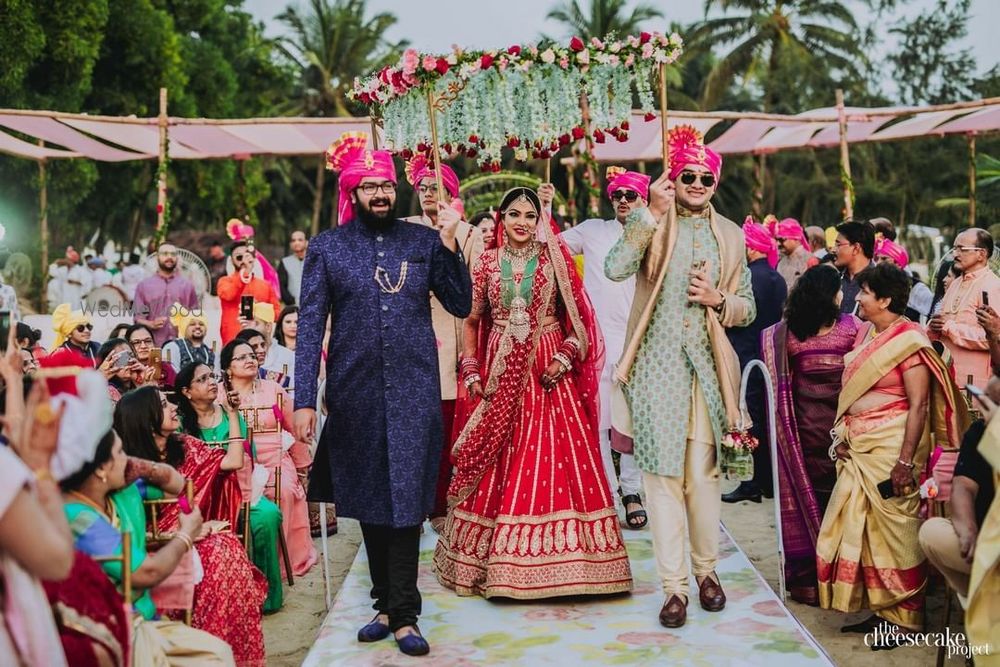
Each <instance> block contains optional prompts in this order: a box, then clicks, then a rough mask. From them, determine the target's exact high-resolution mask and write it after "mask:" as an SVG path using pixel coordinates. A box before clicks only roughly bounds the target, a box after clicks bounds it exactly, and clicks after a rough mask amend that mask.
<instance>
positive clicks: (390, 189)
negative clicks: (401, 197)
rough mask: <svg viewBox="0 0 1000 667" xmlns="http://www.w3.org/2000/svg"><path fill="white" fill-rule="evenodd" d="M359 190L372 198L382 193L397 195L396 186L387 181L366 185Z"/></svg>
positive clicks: (359, 187) (360, 186)
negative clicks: (379, 192) (377, 193)
mask: <svg viewBox="0 0 1000 667" xmlns="http://www.w3.org/2000/svg"><path fill="white" fill-rule="evenodd" d="M358 190H361V191H362V192H363V193H365V194H366V195H368V196H369V197H371V196H372V195H373V194H375V193H376V192H378V191H379V190H381V191H382V194H385V195H393V194H396V184H395V183H393V182H392V181H386V182H385V183H365V184H364V185H359V186H358Z"/></svg>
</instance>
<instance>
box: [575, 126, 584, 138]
mask: <svg viewBox="0 0 1000 667" xmlns="http://www.w3.org/2000/svg"><path fill="white" fill-rule="evenodd" d="M583 136H584V133H583V128H582V127H574V128H573V140H574V141H580V139H583Z"/></svg>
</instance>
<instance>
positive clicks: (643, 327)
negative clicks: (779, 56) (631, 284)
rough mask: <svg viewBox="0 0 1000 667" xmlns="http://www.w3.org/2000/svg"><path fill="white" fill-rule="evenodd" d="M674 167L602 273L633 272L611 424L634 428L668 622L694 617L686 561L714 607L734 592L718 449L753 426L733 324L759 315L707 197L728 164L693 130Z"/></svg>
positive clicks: (676, 141) (737, 251) (675, 139)
mask: <svg viewBox="0 0 1000 667" xmlns="http://www.w3.org/2000/svg"><path fill="white" fill-rule="evenodd" d="M670 145H671V150H670V155H671V160H670V170H669V172H668V173H666V174H664V175H663V176H661V177H660V178H659V179H658V180H657V181H656V182H654V183H653V184H652V185H651V186H650V199H649V207H648V208H645V209H637V210H636V211H634V212H633V213H632V214H631V216H630V219H629V221H628V223H627V225H626V227H625V232H624V234H623V235H622V238H621V240H619V241H618V243H617V244H616V245H615V246H614V247H613V248H612V249H611V252H610V253H609V254H608V256H607V258H606V260H605V264H604V271H605V274H606V275H607V276H608V278H610V279H612V280H626V279H627V278H628V277H630V276H632V275H635V276H636V292H635V300H634V301H633V306H632V312H631V315H630V317H629V326H628V334H627V341H628V342H627V343H626V347H625V351H624V352H623V354H622V357H621V359H620V360H619V362H618V366H617V368H616V371H615V379H616V381H617V382H618V387H619V388H620V389H621V392H620V395H623V400H619V401H616V404H615V407H614V414H613V415H612V423H613V425H614V427H615V429H616V430H617V431H619V432H621V433H624V434H627V435H631V436H632V438H633V442H634V453H635V462H636V465H637V466H638V467H639V469H640V470H641V471H642V478H643V488H644V490H645V492H646V503H647V508H648V510H649V515H650V526H651V528H652V533H653V549H654V552H655V554H656V562H657V572H658V574H659V576H660V578H661V580H662V585H663V591H664V593H665V594H666V602H665V603H664V605H663V608H662V609H661V610H660V615H659V618H660V623H662V624H663V625H665V626H667V627H680V626H682V625H684V623H685V622H686V619H687V599H688V563H687V558H686V554H685V550H684V541H685V534H684V525H685V522H686V523H687V525H688V537H689V540H690V543H691V570H692V571H693V573H694V575H695V578H696V580H697V582H698V588H699V601H700V603H701V606H702V608H703V609H705V610H706V611H721V610H722V609H723V608H724V607H725V604H726V596H725V593H724V592H723V590H722V586H721V584H720V583H719V578H718V575H717V574H716V573H715V565H716V562H717V560H718V551H719V519H720V513H721V500H720V495H721V494H720V489H719V469H718V463H717V461H718V454H717V452H718V447H719V445H720V443H721V440H722V437H723V436H724V435H725V434H726V433H727V432H729V431H732V430H736V429H738V428H746V427H747V426H748V420H745V419H743V418H742V417H741V415H740V410H739V379H740V365H739V360H738V359H737V357H736V353H735V352H734V351H733V348H732V346H731V345H730V343H729V340H728V339H727V338H726V335H725V328H726V327H734V326H746V325H748V324H750V323H751V322H752V321H753V319H754V316H755V314H756V307H755V304H754V298H753V289H752V286H751V283H750V271H749V269H748V268H747V264H746V254H745V252H744V247H745V246H744V239H743V231H742V230H741V229H740V227H739V226H738V225H736V224H735V223H734V222H732V221H730V220H727V219H726V218H723V217H722V216H720V215H718V214H717V213H716V212H715V210H714V209H713V208H712V206H711V205H710V204H709V202H710V200H711V198H712V195H714V194H715V190H716V187H717V184H718V180H719V172H720V169H721V166H722V159H721V158H720V157H719V156H718V155H717V154H716V153H714V152H713V151H712V150H711V149H709V148H707V147H705V146H704V144H703V143H702V139H701V135H700V134H699V133H698V132H697V131H695V130H694V129H693V128H690V127H678V128H675V129H674V130H673V131H671V133H670Z"/></svg>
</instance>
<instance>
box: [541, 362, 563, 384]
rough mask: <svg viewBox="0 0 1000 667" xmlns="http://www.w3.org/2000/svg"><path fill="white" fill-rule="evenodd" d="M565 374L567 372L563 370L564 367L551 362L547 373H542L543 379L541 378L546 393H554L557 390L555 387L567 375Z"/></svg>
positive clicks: (546, 369)
mask: <svg viewBox="0 0 1000 667" xmlns="http://www.w3.org/2000/svg"><path fill="white" fill-rule="evenodd" d="M565 373H566V371H565V369H564V368H563V365H562V364H560V363H559V362H558V361H552V362H550V363H549V365H548V366H547V367H546V368H545V372H544V373H542V377H541V378H539V381H540V382H541V383H542V389H544V390H545V391H552V390H553V389H555V386H556V385H557V384H558V383H559V380H561V379H562V376H563V375H565Z"/></svg>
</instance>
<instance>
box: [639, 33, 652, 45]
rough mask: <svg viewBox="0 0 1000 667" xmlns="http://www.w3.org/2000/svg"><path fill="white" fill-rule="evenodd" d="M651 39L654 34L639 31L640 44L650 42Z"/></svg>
mask: <svg viewBox="0 0 1000 667" xmlns="http://www.w3.org/2000/svg"><path fill="white" fill-rule="evenodd" d="M651 39H653V36H652V35H650V34H649V33H648V32H640V33H639V43H640V44H645V43H646V42H648V41H649V40H651Z"/></svg>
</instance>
